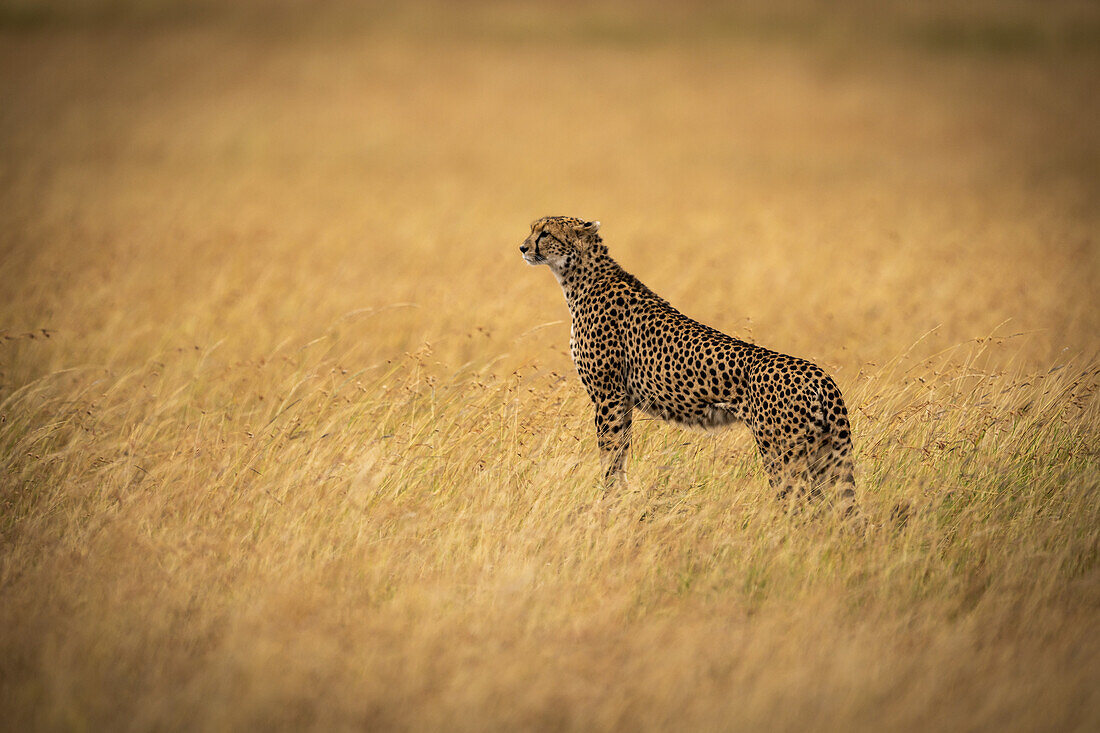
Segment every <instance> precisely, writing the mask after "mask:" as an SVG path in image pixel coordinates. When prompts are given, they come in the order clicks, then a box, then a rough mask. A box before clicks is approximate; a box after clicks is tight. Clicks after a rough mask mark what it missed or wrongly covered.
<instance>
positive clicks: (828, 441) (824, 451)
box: [809, 432, 859, 519]
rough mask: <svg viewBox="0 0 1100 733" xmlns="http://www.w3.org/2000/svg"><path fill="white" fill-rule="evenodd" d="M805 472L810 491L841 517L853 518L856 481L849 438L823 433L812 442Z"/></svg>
mask: <svg viewBox="0 0 1100 733" xmlns="http://www.w3.org/2000/svg"><path fill="white" fill-rule="evenodd" d="M812 454H813V455H812V459H811V461H810V465H809V473H810V476H811V482H812V485H813V490H812V491H813V495H815V496H824V497H826V498H827V499H828V501H829V503H830V504H831V505H832V506H833V508H834V509H835V511H836V513H837V516H839V517H841V518H843V519H857V518H858V516H859V506H858V505H857V504H856V481H855V474H854V471H853V468H852V457H851V455H852V440H851V438H847V437H846V438H844V439H841V438H840V437H839V436H836V435H834V434H832V433H828V432H827V433H824V434H823V435H822V436H821V439H820V440H818V441H817V442H816V443H815V445H814V446H813V450H812Z"/></svg>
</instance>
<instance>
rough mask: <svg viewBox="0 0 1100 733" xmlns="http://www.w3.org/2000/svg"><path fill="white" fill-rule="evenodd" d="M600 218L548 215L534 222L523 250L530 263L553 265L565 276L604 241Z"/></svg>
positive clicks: (521, 248)
mask: <svg viewBox="0 0 1100 733" xmlns="http://www.w3.org/2000/svg"><path fill="white" fill-rule="evenodd" d="M599 229H600V223H599V222H598V221H583V220H581V219H577V218H574V217H572V216H546V217H543V218H542V219H539V220H538V221H536V222H535V223H534V224H532V225H531V234H530V235H529V236H528V237H527V239H525V240H523V244H521V245H520V247H519V251H520V252H521V253H522V254H523V259H524V261H525V262H526V263H527V264H529V265H532V266H534V265H549V266H550V269H551V270H553V271H554V274H555V275H558V276H561V275H562V274H564V273H565V272H567V271H568V270H569V269H570V268H572V267H575V266H576V264H577V263H578V262H580V261H582V260H583V259H584V258H585V257H586V256H587V255H588V254H589V253H590V252H591V251H592V250H593V249H595V247H594V246H593V245H596V244H599V243H600V241H601V240H600V235H599V234H597V232H598V231H599Z"/></svg>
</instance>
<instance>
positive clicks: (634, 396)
mask: <svg viewBox="0 0 1100 733" xmlns="http://www.w3.org/2000/svg"><path fill="white" fill-rule="evenodd" d="M599 228H600V223H599V222H598V221H583V220H581V219H576V218H573V217H564V216H552V217H545V218H542V219H539V220H538V221H536V222H535V223H534V224H532V225H531V234H530V235H529V236H528V237H527V239H526V240H524V242H523V244H522V245H521V246H520V248H519V249H520V252H521V253H522V254H523V259H524V260H525V261H526V262H527V263H528V264H529V265H547V266H549V268H550V270H551V271H552V272H553V273H554V275H555V277H557V279H558V282H559V283H560V284H561V287H562V290H563V291H564V292H565V300H566V303H567V304H568V305H569V313H570V316H571V317H572V329H571V336H570V340H569V341H570V343H569V346H570V349H571V351H572V354H573V361H574V363H575V364H576V366H577V372H578V373H579V374H580V378H581V383H582V384H584V387H585V389H586V390H587V391H588V395H589V397H590V398H591V399H592V404H593V406H594V407H595V413H596V441H597V443H598V445H599V449H600V457H601V463H602V464H603V467H604V479H605V482H606V483H607V485H612V484H613V483H614V482H615V481H616V479H618V478H619V477H620V476H621V475H622V471H623V463H624V460H625V457H626V452H627V449H628V448H629V446H630V430H631V421H632V418H633V413H634V410H635V409H638V410H641V411H642V412H644V413H647V414H649V415H653V416H655V417H659V418H662V419H664V420H671V421H674V422H677V423H681V424H683V425H688V426H695V427H704V428H713V427H720V426H723V425H728V424H730V423H746V424H747V425H748V426H749V428H750V429H751V430H752V434H753V436H754V437H755V438H756V445H757V447H758V448H759V450H760V455H761V457H762V458H763V461H764V470H765V472H766V473H767V475H768V480H769V482H770V483H771V485H772V487H773V489H775V490H776V492H777V494H778V496H779V498H780V499H783V500H794V499H800V498H802V497H809V498H811V499H815V498H820V497H829V498H830V499H835V500H837V508H838V509H839V510H840V511H841V512H842V513H843V514H846V515H847V514H850V513H852V512H853V510H854V508H855V480H854V477H853V470H852V458H851V455H852V437H851V428H850V427H849V423H848V412H847V410H846V408H845V406H844V400H843V398H842V397H841V394H840V389H839V388H838V387H837V386H836V382H834V381H833V380H832V378H831V377H829V375H827V374H826V373H825V372H824V371H822V369H821V368H820V367H818V366H817V365H815V364H812V363H810V362H808V361H806V360H804V359H799V358H796V357H793V356H786V355H784V354H779V353H776V352H774V351H770V350H768V349H765V348H762V347H760V346H756V345H754V344H750V343H746V342H745V341H741V340H739V339H735V338H733V337H732V336H727V335H726V334H724V333H722V332H720V331H717V330H715V329H713V328H710V327H709V326H704V325H703V324H701V323H698V322H696V321H694V320H692V319H691V318H688V317H687V316H685V315H684V314H682V313H680V312H679V311H678V310H676V309H675V308H673V307H672V306H671V305H670V304H669V303H668V302H667V301H666V300H664V299H663V298H661V297H659V296H658V295H657V294H656V293H654V292H653V291H652V290H650V289H649V288H647V287H646V286H645V285H643V284H642V283H641V282H640V281H639V280H638V279H637V278H635V277H634V276H633V275H630V274H629V273H627V272H626V271H625V270H623V269H622V268H621V267H620V266H619V265H618V263H616V262H615V260H613V259H612V258H611V257H610V255H608V251H607V246H606V245H605V244H604V243H603V239H602V238H601V237H600V235H599V233H598V232H599Z"/></svg>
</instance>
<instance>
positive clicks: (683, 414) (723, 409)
mask: <svg viewBox="0 0 1100 733" xmlns="http://www.w3.org/2000/svg"><path fill="white" fill-rule="evenodd" d="M630 396H631V399H632V400H633V401H634V406H635V408H637V409H639V410H641V411H642V412H644V413H646V414H648V415H652V416H653V417H659V418H661V419H662V420H670V421H672V422H675V423H679V424H681V425H684V426H687V427H694V428H714V427H719V426H722V425H729V424H730V423H734V422H740V421H743V420H744V416H743V415H742V414H741V412H742V411H741V407H740V404H739V403H737V402H722V401H715V400H713V399H708V397H709V395H700V394H696V393H692V392H687V393H677V392H675V391H673V390H670V389H667V388H663V385H661V386H657V385H654V384H647V383H645V382H641V383H639V381H638V380H633V379H632V380H630Z"/></svg>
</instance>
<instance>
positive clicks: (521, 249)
mask: <svg viewBox="0 0 1100 733" xmlns="http://www.w3.org/2000/svg"><path fill="white" fill-rule="evenodd" d="M519 251H520V252H521V253H522V254H527V245H526V244H521V245H520V246H519Z"/></svg>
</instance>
